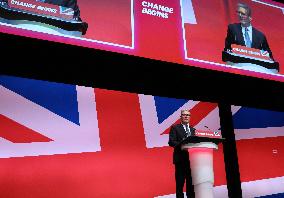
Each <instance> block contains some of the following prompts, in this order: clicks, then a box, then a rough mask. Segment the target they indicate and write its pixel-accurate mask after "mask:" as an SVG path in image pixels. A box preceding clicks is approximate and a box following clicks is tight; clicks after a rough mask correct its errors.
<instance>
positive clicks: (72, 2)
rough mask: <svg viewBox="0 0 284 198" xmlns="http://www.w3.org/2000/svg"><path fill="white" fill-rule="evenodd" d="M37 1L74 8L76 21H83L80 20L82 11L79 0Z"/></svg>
mask: <svg viewBox="0 0 284 198" xmlns="http://www.w3.org/2000/svg"><path fill="white" fill-rule="evenodd" d="M36 1H40V2H44V3H49V4H54V5H59V6H63V7H67V8H72V9H73V10H74V20H77V21H82V20H81V18H80V9H79V6H78V4H77V0H36Z"/></svg>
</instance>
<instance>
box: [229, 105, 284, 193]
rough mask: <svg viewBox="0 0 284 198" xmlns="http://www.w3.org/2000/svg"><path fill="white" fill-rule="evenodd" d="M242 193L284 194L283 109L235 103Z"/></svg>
mask: <svg viewBox="0 0 284 198" xmlns="http://www.w3.org/2000/svg"><path fill="white" fill-rule="evenodd" d="M232 113H233V121H234V122H233V123H234V131H235V138H236V143H237V144H236V145H237V153H238V163H239V170H240V177H241V184H242V185H241V186H242V193H243V197H270V198H276V197H283V196H284V185H283V183H284V170H283V165H284V155H283V141H284V127H283V126H284V112H279V111H270V110H266V109H255V108H248V107H241V106H232Z"/></svg>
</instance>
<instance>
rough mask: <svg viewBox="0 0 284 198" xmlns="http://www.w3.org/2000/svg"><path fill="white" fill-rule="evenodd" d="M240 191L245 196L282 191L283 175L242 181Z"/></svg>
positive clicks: (251, 196) (251, 197)
mask: <svg viewBox="0 0 284 198" xmlns="http://www.w3.org/2000/svg"><path fill="white" fill-rule="evenodd" d="M267 168H268V167H267ZM242 192H243V197H245V198H253V197H260V196H265V195H272V194H278V193H283V192H284V177H275V178H269V179H262V180H256V181H250V182H242Z"/></svg>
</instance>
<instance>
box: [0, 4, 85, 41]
mask: <svg viewBox="0 0 284 198" xmlns="http://www.w3.org/2000/svg"><path fill="white" fill-rule="evenodd" d="M73 14H74V10H72V9H71V8H65V7H62V6H58V5H52V4H47V3H42V2H37V1H30V0H20V1H16V0H7V1H3V0H0V24H2V25H11V26H14V27H18V28H23V29H28V30H33V31H38V32H45V33H51V34H56V35H71V36H82V35H84V34H86V31H87V29H88V24H87V23H86V22H82V21H79V20H74V19H73Z"/></svg>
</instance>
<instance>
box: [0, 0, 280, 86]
mask: <svg viewBox="0 0 284 198" xmlns="http://www.w3.org/2000/svg"><path fill="white" fill-rule="evenodd" d="M0 9H1V10H0V28H1V29H0V31H1V32H4V33H11V34H16V35H22V36H29V37H33V38H40V39H45V40H49V41H58V42H63V43H66V44H72V45H78V46H85V47H89V48H96V49H103V50H108V51H115V52H120V53H126V54H131V55H136V56H142V57H146V58H152V59H158V60H163V61H169V62H174V63H182V64H185V65H190V66H195V67H201V68H206V69H213V70H219V71H226V72H230V73H236V74H241V75H248V76H254V77H260V78H265V79H273V80H278V81H284V78H283V74H284V68H283V67H284V66H283V64H284V51H283V47H284V33H283V32H284V23H283V21H284V20H283V19H284V5H283V4H281V3H278V2H274V1H270V0H244V1H242V3H241V4H240V3H239V1H237V0H230V1H229V0H223V1H219V0H211V1H207V0H168V1H164V0H163V1H162V0H148V1H144V0H138V1H134V0H117V1H113V0H104V1H102V0H92V1H87V0H72V1H67V0H66V1H59V0H58V1H57V0H1V1H0Z"/></svg>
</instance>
